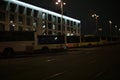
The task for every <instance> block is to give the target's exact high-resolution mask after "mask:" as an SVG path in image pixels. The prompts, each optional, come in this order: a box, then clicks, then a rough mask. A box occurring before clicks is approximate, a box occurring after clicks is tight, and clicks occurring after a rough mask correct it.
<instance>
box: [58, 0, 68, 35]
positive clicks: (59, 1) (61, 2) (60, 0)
mask: <svg viewBox="0 0 120 80" xmlns="http://www.w3.org/2000/svg"><path fill="white" fill-rule="evenodd" d="M58 4H60V8H61V30H63V29H62V25H63V6H64V5H66V3H64V2H63V1H62V0H58V1H57V2H56V5H58ZM65 34H66V29H65Z"/></svg>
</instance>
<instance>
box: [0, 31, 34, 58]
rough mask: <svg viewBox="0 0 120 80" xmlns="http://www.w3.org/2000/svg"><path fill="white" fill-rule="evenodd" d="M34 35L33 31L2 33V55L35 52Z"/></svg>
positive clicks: (0, 40) (0, 32)
mask: <svg viewBox="0 0 120 80" xmlns="http://www.w3.org/2000/svg"><path fill="white" fill-rule="evenodd" d="M34 35H35V34H34V32H32V31H0V53H3V55H5V56H9V55H13V54H14V52H30V51H32V50H34V40H35V37H34Z"/></svg>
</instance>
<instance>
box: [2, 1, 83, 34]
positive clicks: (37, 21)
mask: <svg viewBox="0 0 120 80" xmlns="http://www.w3.org/2000/svg"><path fill="white" fill-rule="evenodd" d="M62 19H63V20H62V21H63V22H62V23H63V24H62V26H61V14H58V13H55V12H53V11H49V10H47V9H43V8H40V7H37V6H34V5H31V4H28V3H25V2H21V1H18V0H1V1H0V31H35V32H37V33H38V34H39V35H67V36H72V35H77V36H79V35H80V33H81V31H80V29H81V26H80V25H81V22H80V21H79V20H77V19H74V18H71V17H68V16H65V15H63V18H62Z"/></svg>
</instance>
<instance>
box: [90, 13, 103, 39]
mask: <svg viewBox="0 0 120 80" xmlns="http://www.w3.org/2000/svg"><path fill="white" fill-rule="evenodd" d="M92 17H93V18H95V24H96V33H97V34H98V35H99V37H100V41H101V35H100V33H101V31H102V28H99V27H98V18H99V15H97V14H93V15H92ZM98 31H99V32H98Z"/></svg>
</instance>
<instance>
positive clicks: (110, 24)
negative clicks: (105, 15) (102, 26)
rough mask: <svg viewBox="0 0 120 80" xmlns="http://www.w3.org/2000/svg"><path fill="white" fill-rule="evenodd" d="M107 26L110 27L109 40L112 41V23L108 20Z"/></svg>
mask: <svg viewBox="0 0 120 80" xmlns="http://www.w3.org/2000/svg"><path fill="white" fill-rule="evenodd" d="M109 26H110V40H111V41H112V21H111V20H109Z"/></svg>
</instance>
